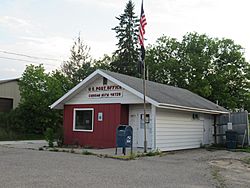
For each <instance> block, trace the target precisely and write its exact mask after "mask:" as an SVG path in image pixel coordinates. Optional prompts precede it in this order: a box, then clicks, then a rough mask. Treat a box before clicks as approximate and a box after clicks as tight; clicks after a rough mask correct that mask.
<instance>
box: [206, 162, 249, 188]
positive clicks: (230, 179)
mask: <svg viewBox="0 0 250 188" xmlns="http://www.w3.org/2000/svg"><path fill="white" fill-rule="evenodd" d="M209 164H210V165H211V166H212V175H213V177H214V178H215V179H216V180H217V181H218V183H219V184H220V187H249V185H250V164H247V163H245V162H244V160H240V159H228V158H227V159H216V160H212V161H210V162H209Z"/></svg>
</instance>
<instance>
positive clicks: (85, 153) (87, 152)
mask: <svg viewBox="0 0 250 188" xmlns="http://www.w3.org/2000/svg"><path fill="white" fill-rule="evenodd" d="M82 154H83V155H95V154H94V153H92V152H89V151H88V150H83V152H82Z"/></svg>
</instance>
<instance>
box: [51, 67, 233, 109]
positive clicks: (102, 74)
mask: <svg viewBox="0 0 250 188" xmlns="http://www.w3.org/2000/svg"><path fill="white" fill-rule="evenodd" d="M98 74H99V75H101V76H103V77H105V78H107V79H108V80H110V81H112V82H114V83H116V84H117V85H120V86H121V87H122V88H124V89H126V90H127V91H129V92H131V93H133V94H134V95H136V96H137V97H139V98H141V99H143V94H142V93H140V92H138V91H137V90H135V89H133V88H131V87H129V86H128V85H126V84H124V83H123V82H121V81H119V80H117V79H115V78H113V77H112V76H110V75H108V74H106V73H104V72H102V71H101V70H99V69H98V70H96V71H95V72H93V73H92V74H90V75H89V76H88V77H87V78H85V79H84V80H83V81H82V82H80V83H79V84H78V85H76V86H75V87H74V88H72V89H71V90H70V91H69V92H67V93H66V94H65V95H63V96H62V97H61V98H59V99H58V100H57V101H56V102H54V103H53V104H52V105H51V106H50V108H52V109H53V108H57V109H63V107H62V106H59V105H60V103H62V102H63V101H64V100H66V99H67V98H68V97H70V96H71V95H72V94H74V92H76V91H77V90H78V89H79V88H81V87H82V86H83V85H84V84H86V83H87V82H89V81H90V80H91V79H92V78H94V77H95V76H96V75H98ZM146 101H147V102H148V103H151V104H152V105H154V106H156V107H159V108H168V109H173V110H183V111H192V112H203V113H208V114H227V113H229V112H224V111H219V110H218V111H217V110H208V109H202V108H193V107H186V106H181V105H173V104H167V103H158V102H157V101H155V100H153V99H151V98H149V97H147V96H146Z"/></svg>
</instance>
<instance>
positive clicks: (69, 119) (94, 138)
mask: <svg viewBox="0 0 250 188" xmlns="http://www.w3.org/2000/svg"><path fill="white" fill-rule="evenodd" d="M74 108H94V127H93V132H78V131H73V111H74ZM98 112H102V113H103V121H98V120H97V116H98ZM122 116H124V117H122ZM121 123H123V124H128V107H126V106H123V105H121V104H99V105H98V104H78V105H65V106H64V143H65V144H68V145H72V144H79V145H81V146H92V147H95V148H112V147H115V141H116V140H115V139H116V137H115V134H116V128H117V126H118V125H119V124H121Z"/></svg>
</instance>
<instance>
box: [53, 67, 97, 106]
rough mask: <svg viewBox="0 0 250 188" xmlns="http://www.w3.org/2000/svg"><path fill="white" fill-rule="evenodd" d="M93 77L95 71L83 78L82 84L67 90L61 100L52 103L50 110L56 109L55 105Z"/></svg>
mask: <svg viewBox="0 0 250 188" xmlns="http://www.w3.org/2000/svg"><path fill="white" fill-rule="evenodd" d="M95 75H97V71H95V72H93V73H92V74H90V75H89V76H88V77H87V78H85V79H84V80H83V81H82V82H80V83H79V84H77V85H76V86H75V87H73V88H72V89H71V90H69V91H68V92H67V93H65V94H64V95H63V96H62V97H61V98H59V99H58V100H57V101H56V102H54V103H53V104H52V105H50V108H51V109H53V108H56V106H57V105H59V104H60V103H61V102H62V101H63V100H65V99H66V98H68V97H69V96H70V95H71V94H73V93H74V92H75V91H76V90H78V89H79V88H80V87H81V86H82V85H84V84H85V83H86V82H88V81H89V80H91V79H92V78H93V77H94V76H95Z"/></svg>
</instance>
